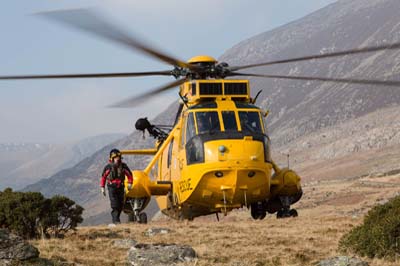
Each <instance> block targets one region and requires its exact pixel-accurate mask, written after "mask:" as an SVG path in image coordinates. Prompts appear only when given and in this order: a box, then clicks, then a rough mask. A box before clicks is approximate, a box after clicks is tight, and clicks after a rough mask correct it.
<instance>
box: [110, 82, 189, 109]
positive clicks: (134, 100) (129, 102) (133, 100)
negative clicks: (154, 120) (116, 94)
mask: <svg viewBox="0 0 400 266" xmlns="http://www.w3.org/2000/svg"><path fill="white" fill-rule="evenodd" d="M187 80H188V78H182V79H178V80H175V81H174V82H171V83H167V84H165V85H164V86H161V87H159V88H157V89H154V90H151V91H148V92H146V93H143V94H141V95H138V96H133V97H130V98H128V99H126V100H122V101H120V102H117V103H115V104H113V105H110V106H109V107H122V108H124V107H135V106H137V105H139V104H141V103H143V101H145V100H147V99H148V98H150V97H153V96H155V95H156V94H159V93H161V92H163V91H166V90H169V89H172V88H174V87H177V86H179V85H181V84H183V83H184V82H186V81H187Z"/></svg>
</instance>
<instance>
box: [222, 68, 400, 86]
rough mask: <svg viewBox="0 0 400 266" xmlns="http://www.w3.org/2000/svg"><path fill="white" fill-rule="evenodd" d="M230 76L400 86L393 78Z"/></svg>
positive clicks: (242, 74)
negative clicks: (385, 79)
mask: <svg viewBox="0 0 400 266" xmlns="http://www.w3.org/2000/svg"><path fill="white" fill-rule="evenodd" d="M230 76H247V77H259V78H272V79H295V80H307V81H325V82H336V83H348V84H362V85H380V86H390V87H399V86H400V81H394V80H393V81H392V80H387V81H384V80H366V79H340V78H322V77H305V76H282V75H261V74H251V73H237V72H232V73H231V74H230Z"/></svg>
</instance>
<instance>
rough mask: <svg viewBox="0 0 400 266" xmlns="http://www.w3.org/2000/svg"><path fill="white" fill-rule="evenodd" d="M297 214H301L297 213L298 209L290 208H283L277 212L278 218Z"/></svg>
mask: <svg viewBox="0 0 400 266" xmlns="http://www.w3.org/2000/svg"><path fill="white" fill-rule="evenodd" d="M297 216H299V214H298V213H297V211H296V209H288V210H285V209H282V210H279V211H278V212H277V213H276V218H278V219H282V218H289V217H297Z"/></svg>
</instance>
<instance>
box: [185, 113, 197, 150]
mask: <svg viewBox="0 0 400 266" xmlns="http://www.w3.org/2000/svg"><path fill="white" fill-rule="evenodd" d="M194 135H196V128H195V127H194V117H193V113H189V115H188V119H187V126H186V143H187V142H188V141H189V140H190V139H191V138H193V136H194Z"/></svg>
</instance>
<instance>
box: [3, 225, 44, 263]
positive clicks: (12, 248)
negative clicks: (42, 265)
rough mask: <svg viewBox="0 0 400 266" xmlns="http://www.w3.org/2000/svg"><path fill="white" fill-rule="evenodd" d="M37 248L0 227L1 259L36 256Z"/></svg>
mask: <svg viewBox="0 0 400 266" xmlns="http://www.w3.org/2000/svg"><path fill="white" fill-rule="evenodd" d="M38 257H39V251H38V250H37V248H35V247H33V246H32V245H29V244H28V243H26V242H25V241H24V240H23V239H22V238H21V237H19V236H16V235H14V234H11V233H9V232H8V231H7V230H4V229H0V259H1V260H14V259H15V260H28V259H32V258H38Z"/></svg>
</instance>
